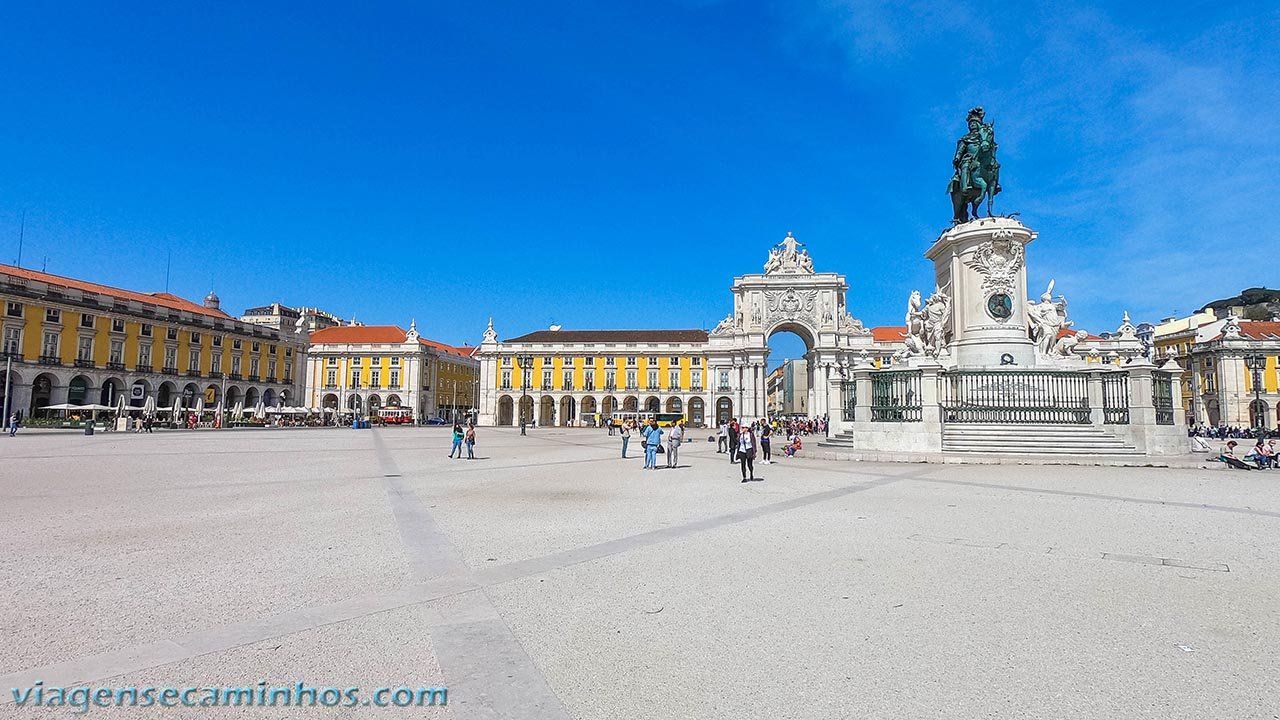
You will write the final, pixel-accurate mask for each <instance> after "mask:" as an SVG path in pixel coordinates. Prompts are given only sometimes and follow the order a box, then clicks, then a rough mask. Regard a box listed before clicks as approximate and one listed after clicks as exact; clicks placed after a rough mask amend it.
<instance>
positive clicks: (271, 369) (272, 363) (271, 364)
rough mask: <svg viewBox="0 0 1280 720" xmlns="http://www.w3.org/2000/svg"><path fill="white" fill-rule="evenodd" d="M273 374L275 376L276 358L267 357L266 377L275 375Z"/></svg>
mask: <svg viewBox="0 0 1280 720" xmlns="http://www.w3.org/2000/svg"><path fill="white" fill-rule="evenodd" d="M275 376H276V359H275V358H269V359H268V360H267V377H275Z"/></svg>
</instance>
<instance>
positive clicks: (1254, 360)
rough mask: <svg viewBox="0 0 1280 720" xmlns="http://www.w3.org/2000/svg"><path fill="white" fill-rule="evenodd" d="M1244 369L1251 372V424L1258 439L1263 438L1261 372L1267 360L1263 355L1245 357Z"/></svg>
mask: <svg viewBox="0 0 1280 720" xmlns="http://www.w3.org/2000/svg"><path fill="white" fill-rule="evenodd" d="M1244 365H1245V367H1247V368H1249V369H1250V370H1251V371H1253V422H1254V426H1255V427H1256V428H1257V431H1258V437H1260V438H1261V437H1265V433H1266V431H1267V430H1266V428H1267V425H1266V419H1265V417H1264V415H1265V414H1264V413H1263V412H1262V371H1263V370H1264V369H1265V368H1266V367H1267V358H1266V357H1265V356H1263V355H1246V356H1245V358H1244Z"/></svg>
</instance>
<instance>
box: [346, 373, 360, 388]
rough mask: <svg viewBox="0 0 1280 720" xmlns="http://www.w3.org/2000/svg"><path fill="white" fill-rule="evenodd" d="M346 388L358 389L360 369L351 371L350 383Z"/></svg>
mask: <svg viewBox="0 0 1280 720" xmlns="http://www.w3.org/2000/svg"><path fill="white" fill-rule="evenodd" d="M347 387H353V388H358V387H360V369H359V368H352V369H351V383H350V384H349V385H348V386H347Z"/></svg>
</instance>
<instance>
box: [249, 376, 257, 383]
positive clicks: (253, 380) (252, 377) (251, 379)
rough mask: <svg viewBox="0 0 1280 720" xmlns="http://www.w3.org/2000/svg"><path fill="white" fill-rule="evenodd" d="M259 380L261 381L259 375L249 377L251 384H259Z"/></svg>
mask: <svg viewBox="0 0 1280 720" xmlns="http://www.w3.org/2000/svg"><path fill="white" fill-rule="evenodd" d="M258 380H259V378H258V376H257V375H250V376H249V382H258Z"/></svg>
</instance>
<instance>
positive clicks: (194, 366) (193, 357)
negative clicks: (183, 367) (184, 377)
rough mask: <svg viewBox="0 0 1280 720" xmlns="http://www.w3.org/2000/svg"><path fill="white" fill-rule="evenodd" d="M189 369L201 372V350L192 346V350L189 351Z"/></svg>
mask: <svg viewBox="0 0 1280 720" xmlns="http://www.w3.org/2000/svg"><path fill="white" fill-rule="evenodd" d="M187 370H188V371H190V372H200V351H199V350H197V349H196V348H191V352H189V353H187Z"/></svg>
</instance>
